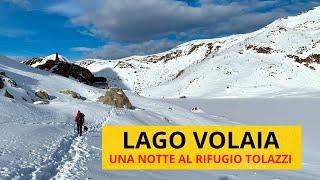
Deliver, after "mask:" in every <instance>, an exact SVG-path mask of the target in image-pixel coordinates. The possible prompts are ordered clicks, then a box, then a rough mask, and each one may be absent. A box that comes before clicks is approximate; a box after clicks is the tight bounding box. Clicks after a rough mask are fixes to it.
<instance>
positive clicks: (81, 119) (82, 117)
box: [78, 113, 84, 124]
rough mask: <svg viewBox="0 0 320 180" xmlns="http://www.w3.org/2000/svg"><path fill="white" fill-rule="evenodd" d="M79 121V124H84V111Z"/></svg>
mask: <svg viewBox="0 0 320 180" xmlns="http://www.w3.org/2000/svg"><path fill="white" fill-rule="evenodd" d="M78 123H79V124H83V123H84V114H83V113H81V114H80V116H79V119H78Z"/></svg>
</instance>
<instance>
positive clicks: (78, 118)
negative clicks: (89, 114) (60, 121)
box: [74, 111, 84, 136]
mask: <svg viewBox="0 0 320 180" xmlns="http://www.w3.org/2000/svg"><path fill="white" fill-rule="evenodd" d="M74 121H75V122H76V123H77V132H78V134H80V136H82V126H83V123H84V114H83V113H81V112H80V111H78V113H77V116H76V117H75V120H74Z"/></svg>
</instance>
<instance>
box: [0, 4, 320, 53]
mask: <svg viewBox="0 0 320 180" xmlns="http://www.w3.org/2000/svg"><path fill="white" fill-rule="evenodd" d="M319 5H320V2H318V1H304V0H290V1H271V0H270V1H258V0H241V1H239V0H238V1H230V0H187V1H184V0H179V1H177V0H137V1H132V0H117V1H114V0H91V1H87V0H46V1H38V0H0V12H1V15H0V54H4V55H7V56H11V57H24V58H25V57H33V56H44V55H48V54H52V53H54V52H59V53H61V54H63V55H64V56H66V57H68V58H69V59H80V58H85V57H92V58H93V57H96V58H104V59H115V58H120V57H126V56H130V55H144V54H151V53H157V52H161V51H164V50H167V49H170V48H172V47H174V46H176V45H178V44H179V43H182V42H185V41H189V40H192V39H200V38H215V37H221V36H226V35H229V34H236V33H246V32H251V31H254V30H256V29H259V28H261V27H263V26H265V25H267V24H269V23H270V22H272V21H273V20H275V19H277V18H279V17H284V16H288V15H295V14H298V13H299V12H301V11H306V10H308V9H311V8H312V7H315V6H319Z"/></svg>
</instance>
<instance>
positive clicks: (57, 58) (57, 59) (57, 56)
mask: <svg viewBox="0 0 320 180" xmlns="http://www.w3.org/2000/svg"><path fill="white" fill-rule="evenodd" d="M56 61H59V55H58V53H57V52H56Z"/></svg>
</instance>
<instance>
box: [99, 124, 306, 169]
mask: <svg viewBox="0 0 320 180" xmlns="http://www.w3.org/2000/svg"><path fill="white" fill-rule="evenodd" d="M301 131H302V130H301V126H104V127H103V128H102V168H103V169H104V170H140V169H145V170H197V169H198V170H209V169H212V170H226V169H227V170H246V169H248V170H250V169H261V170H262V169H263V170H276V169H278V170H290V169H291V170H297V169H301V161H302V159H301V158H302V157H301V156H302V152H301V151H302V150H301V149H302V144H301V143H302V142H301V138H302V132H301Z"/></svg>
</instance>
